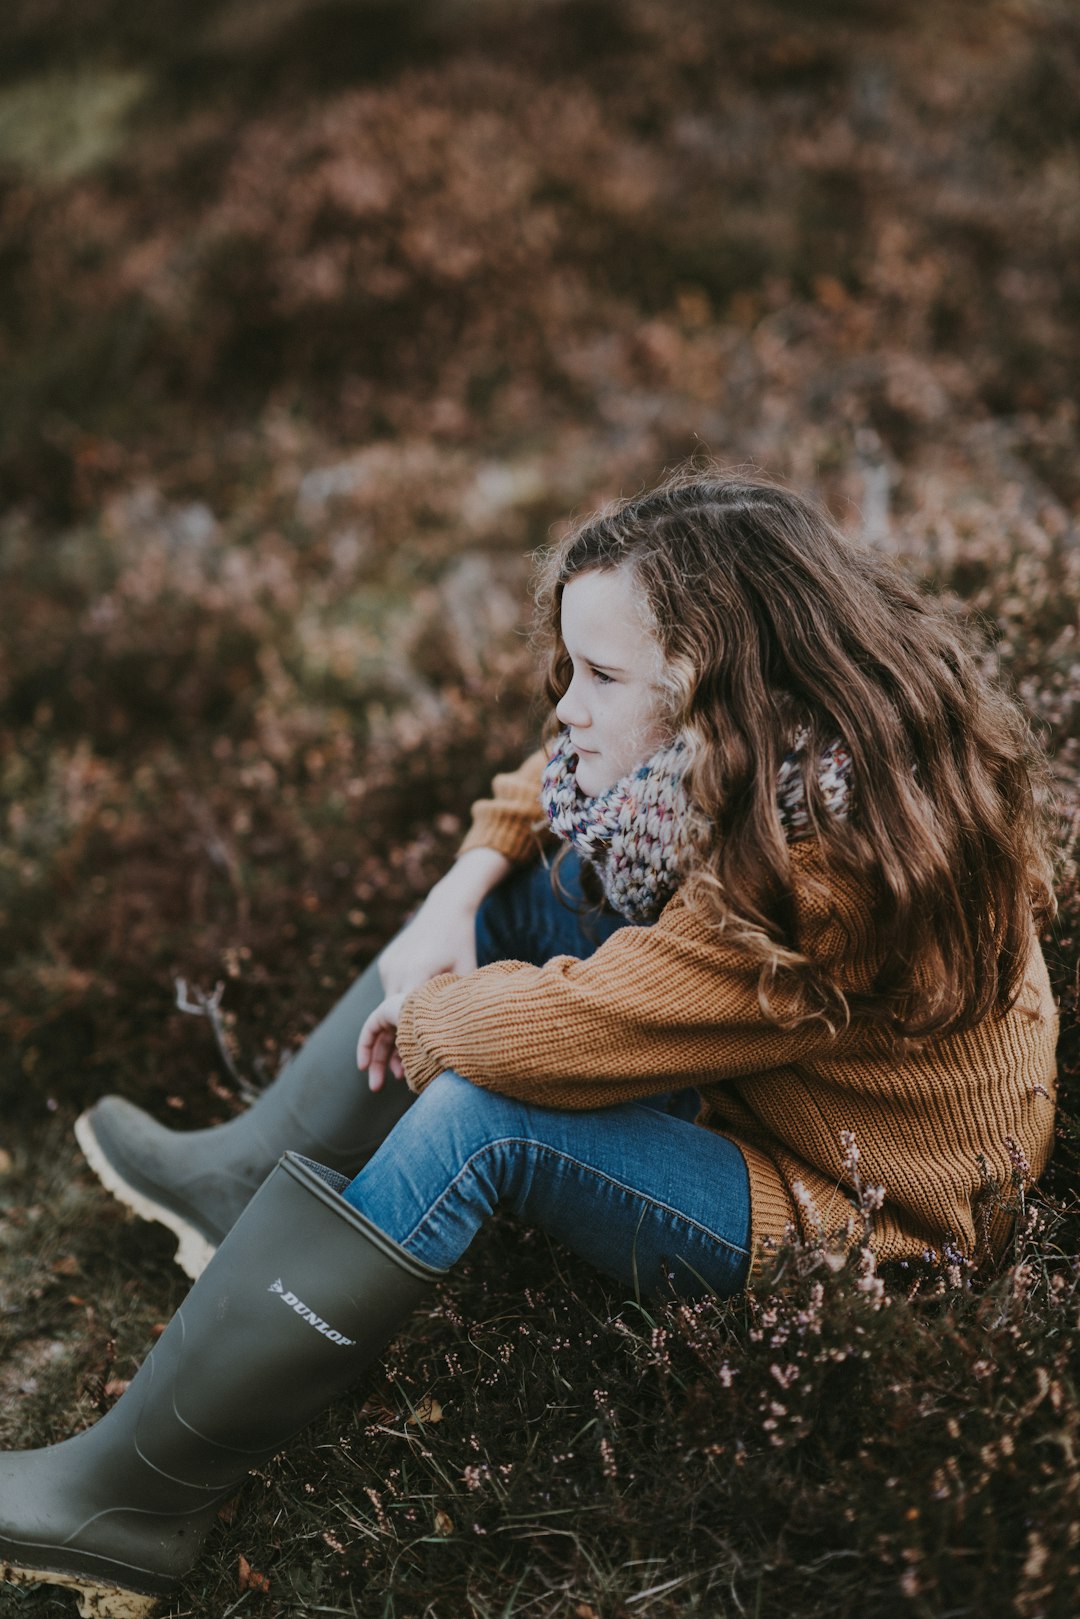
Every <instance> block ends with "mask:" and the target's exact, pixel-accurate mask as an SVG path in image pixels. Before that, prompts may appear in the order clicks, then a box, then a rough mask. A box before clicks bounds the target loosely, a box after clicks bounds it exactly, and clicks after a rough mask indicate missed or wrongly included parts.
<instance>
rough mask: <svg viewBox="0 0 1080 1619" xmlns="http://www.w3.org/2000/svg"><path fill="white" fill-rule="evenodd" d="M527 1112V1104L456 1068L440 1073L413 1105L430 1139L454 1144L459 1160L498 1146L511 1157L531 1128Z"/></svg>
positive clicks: (415, 1119)
mask: <svg viewBox="0 0 1080 1619" xmlns="http://www.w3.org/2000/svg"><path fill="white" fill-rule="evenodd" d="M524 1111H525V1109H524V1104H523V1103H521V1102H515V1101H514V1100H513V1099H512V1098H510V1097H508V1096H500V1095H499V1094H498V1092H497V1091H487V1090H483V1089H481V1087H480V1086H478V1085H473V1084H472V1083H471V1082H470V1081H469V1080H467V1079H466V1078H465V1077H464V1076H463V1075H462V1074H459V1073H456V1072H455V1070H454V1069H452V1068H446V1069H444V1070H443V1072H442V1073H441V1074H436V1076H435V1078H434V1079H433V1080H432V1081H431V1083H430V1084H429V1085H427V1086H425V1088H424V1090H422V1091H421V1093H420V1096H419V1097H418V1099H417V1101H416V1104H415V1105H414V1107H413V1108H412V1109H411V1110H410V1112H411V1115H412V1117H413V1122H414V1123H415V1124H416V1125H417V1127H418V1128H419V1129H420V1130H421V1131H422V1133H423V1135H424V1136H425V1137H426V1139H428V1140H429V1141H433V1142H439V1143H441V1144H443V1145H444V1146H446V1147H449V1148H450V1149H451V1155H452V1158H453V1161H454V1162H456V1163H457V1164H458V1165H462V1164H465V1163H468V1162H469V1161H470V1160H471V1159H474V1158H476V1156H477V1155H478V1154H480V1153H484V1152H485V1149H486V1148H488V1147H495V1146H497V1147H498V1148H499V1154H498V1155H499V1156H500V1157H503V1158H505V1159H507V1160H510V1161H512V1160H513V1159H514V1158H515V1157H516V1156H517V1152H518V1148H519V1146H520V1145H521V1144H522V1143H523V1141H524V1138H525V1137H527V1135H528V1131H529V1123H528V1120H527V1118H525V1116H524ZM485 1156H488V1157H490V1154H485Z"/></svg>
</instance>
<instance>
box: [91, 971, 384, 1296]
mask: <svg viewBox="0 0 1080 1619" xmlns="http://www.w3.org/2000/svg"><path fill="white" fill-rule="evenodd" d="M383 993H384V992H383V986H382V979H381V978H380V977H379V968H378V963H377V962H373V963H372V965H371V966H370V967H369V968H368V969H367V971H366V972H365V973H364V974H363V975H362V976H361V977H360V978H358V979H357V981H356V983H355V984H353V986H352V988H351V989H350V990H348V991H347V993H346V994H345V995H344V996H343V997H342V998H341V1000H340V1001H338V1003H337V1005H336V1006H335V1007H334V1008H333V1010H332V1011H331V1012H330V1013H329V1014H328V1015H327V1017H325V1018H324V1019H323V1021H322V1022H321V1023H320V1024H319V1026H318V1028H317V1029H315V1030H314V1031H313V1033H312V1034H310V1035H309V1036H308V1039H307V1040H306V1041H305V1043H304V1045H303V1046H302V1047H301V1049H300V1051H298V1052H297V1054H296V1056H295V1057H294V1058H293V1059H292V1061H291V1062H290V1063H289V1064H288V1065H287V1067H285V1068H284V1069H283V1070H282V1072H281V1073H280V1074H279V1075H278V1077H277V1079H275V1080H274V1082H273V1084H272V1085H270V1086H269V1087H268V1088H267V1089H266V1090H265V1091H264V1092H263V1093H262V1095H261V1096H260V1097H259V1098H258V1100H257V1101H256V1102H255V1103H253V1105H252V1106H251V1107H250V1108H249V1109H248V1110H247V1112H246V1113H242V1114H240V1115H239V1116H238V1117H237V1118H235V1119H229V1120H228V1121H227V1123H225V1124H219V1125H217V1126H216V1127H215V1128H214V1129H211V1130H189V1131H180V1130H170V1129H169V1128H168V1127H167V1126H166V1125H164V1124H159V1123H158V1122H157V1121H156V1120H155V1119H152V1118H151V1117H150V1115H149V1114H148V1113H144V1112H143V1110H142V1108H139V1107H136V1106H135V1105H134V1103H132V1102H127V1101H125V1100H124V1098H123V1097H121V1096H105V1097H102V1099H101V1100H100V1101H99V1102H95V1103H94V1106H93V1107H91V1108H89V1109H88V1110H87V1111H86V1112H85V1113H84V1114H82V1116H81V1117H80V1118H79V1120H78V1121H77V1123H76V1125H75V1135H76V1137H77V1139H78V1142H79V1146H80V1147H81V1148H82V1150H83V1154H84V1156H85V1158H86V1161H87V1163H88V1164H89V1165H90V1167H91V1169H93V1171H94V1173H95V1174H96V1175H97V1177H98V1179H99V1180H100V1181H101V1183H102V1185H103V1186H104V1187H106V1189H107V1190H108V1191H110V1192H112V1194H113V1196H114V1197H117V1198H119V1200H120V1202H121V1203H123V1204H125V1205H126V1206H127V1207H128V1208H129V1209H131V1210H133V1211H134V1213H135V1214H137V1215H139V1216H140V1217H141V1218H142V1219H144V1220H157V1221H159V1222H160V1223H161V1224H162V1225H165V1226H168V1228H169V1230H170V1231H172V1232H173V1233H174V1235H175V1236H176V1237H177V1238H178V1241H179V1246H178V1248H177V1252H176V1262H177V1264H178V1265H179V1266H180V1268H181V1270H183V1271H184V1272H186V1274H187V1275H188V1276H190V1277H192V1278H194V1277H196V1276H198V1275H199V1273H200V1272H201V1271H202V1269H203V1267H204V1266H205V1265H206V1263H207V1261H208V1260H209V1259H210V1256H211V1254H212V1253H213V1252H214V1249H215V1248H216V1247H217V1245H218V1243H219V1242H220V1241H221V1239H222V1237H224V1235H225V1233H226V1232H227V1231H229V1230H231V1228H232V1226H233V1225H234V1224H235V1223H236V1221H237V1220H238V1219H239V1217H240V1214H241V1212H242V1211H243V1209H244V1208H245V1207H246V1205H247V1204H248V1202H249V1201H250V1199H251V1198H252V1197H253V1196H254V1194H255V1192H256V1191H257V1190H258V1188H259V1187H260V1186H261V1185H262V1183H263V1181H264V1180H265V1179H266V1177H267V1175H268V1174H269V1173H270V1171H271V1170H272V1169H273V1167H274V1165H275V1164H276V1163H277V1161H278V1159H279V1158H280V1157H281V1155H282V1153H283V1152H297V1153H301V1154H303V1155H304V1156H306V1157H310V1158H316V1159H318V1160H319V1162H320V1163H323V1164H326V1165H328V1166H329V1167H330V1168H332V1169H336V1170H339V1171H340V1172H341V1173H342V1174H345V1175H347V1176H348V1177H349V1178H350V1179H351V1178H352V1177H353V1176H354V1175H356V1174H357V1173H358V1172H359V1171H360V1170H361V1169H362V1168H363V1167H364V1165H365V1164H366V1163H367V1161H368V1159H369V1158H370V1157H371V1155H372V1153H373V1152H374V1151H375V1149H376V1148H377V1147H378V1146H379V1145H380V1143H381V1142H382V1141H383V1139H384V1138H385V1137H386V1136H387V1135H388V1134H389V1132H390V1131H391V1130H392V1129H393V1127H394V1125H395V1124H396V1123H397V1122H398V1120H399V1119H400V1118H401V1116H402V1114H403V1113H404V1112H405V1110H406V1108H408V1107H409V1105H410V1104H411V1102H412V1100H413V1096H412V1092H411V1091H410V1090H409V1089H408V1087H407V1086H406V1085H403V1084H401V1083H400V1082H398V1081H396V1080H388V1082H387V1083H386V1085H385V1086H384V1087H383V1089H382V1090H381V1091H376V1092H374V1093H372V1092H371V1091H369V1090H368V1087H367V1077H366V1075H364V1074H362V1073H359V1072H358V1071H357V1067H356V1042H357V1038H358V1037H359V1034H360V1030H361V1028H362V1026H363V1024H364V1022H365V1020H366V1018H367V1016H368V1014H369V1013H370V1012H373V1011H374V1009H375V1007H376V1006H378V1004H379V1002H380V1001H381V1000H382V999H383Z"/></svg>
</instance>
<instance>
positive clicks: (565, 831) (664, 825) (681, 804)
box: [540, 728, 851, 922]
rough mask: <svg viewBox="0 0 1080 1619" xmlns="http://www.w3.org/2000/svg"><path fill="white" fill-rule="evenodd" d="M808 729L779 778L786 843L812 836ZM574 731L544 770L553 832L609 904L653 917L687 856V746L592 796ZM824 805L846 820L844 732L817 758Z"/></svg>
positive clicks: (636, 918) (632, 917)
mask: <svg viewBox="0 0 1080 1619" xmlns="http://www.w3.org/2000/svg"><path fill="white" fill-rule="evenodd" d="M808 736H809V732H808V731H806V730H805V729H802V728H800V729H799V730H798V731H797V732H796V734H795V743H794V746H793V748H792V750H791V752H790V753H789V754H787V755H786V756H785V757H784V759H783V760H782V761H781V763H780V768H779V770H778V771H777V776H776V803H777V808H778V810H779V812H780V824H781V825H782V826H783V828H784V832H785V834H786V836H787V839H788V842H789V843H795V842H797V841H798V840H799V839H800V838H805V837H808V836H810V818H809V814H808V812H807V808H806V793H805V790H804V788H803V779H802V755H803V750H804V748H805V746H806V742H807V738H808ZM576 764H577V754H576V753H575V751H574V748H573V746H572V744H571V742H570V735H569V732H567V731H564V732H562V734H561V735H560V737H559V740H558V743H557V745H556V749H555V752H554V754H553V755H552V757H551V759H550V760H549V762H548V764H547V766H546V767H545V770H544V775H543V781H542V784H541V789H540V797H541V800H542V802H543V805H544V809H545V811H546V813H547V817H548V820H549V821H550V822H551V829H552V831H553V832H554V833H556V835H557V836H558V837H560V838H565V839H566V840H567V841H568V842H569V843H571V844H572V845H573V847H574V848H575V849H577V851H578V853H579V854H581V855H582V856H583V857H584V858H585V859H586V860H588V861H590V862H591V863H592V865H593V866H595V868H596V871H597V873H598V875H599V878H600V882H601V884H602V886H603V890H604V894H605V896H606V897H607V901H608V904H609V905H611V907H612V909H613V910H616V911H618V913H619V915H620V916H625V917H626V919H627V920H628V921H630V922H652V921H655V919H656V918H657V917H658V916H659V914H660V912H661V911H662V910H663V908H664V906H665V905H666V904H667V902H668V900H669V899H670V898H671V896H672V894H674V892H675V890H676V889H677V888H678V886H679V878H680V876H681V874H682V871H683V869H684V867H685V864H686V860H687V856H688V854H689V837H688V828H689V804H688V801H687V797H686V793H685V791H684V789H683V785H682V778H683V774H684V772H685V770H686V764H687V748H686V744H685V743H684V742H682V741H680V740H676V741H674V742H671V743H669V744H668V745H667V746H666V747H663V748H660V749H659V751H658V752H656V753H654V754H653V756H652V758H651V759H647V760H646V761H645V763H644V764H641V765H638V767H637V769H636V770H631V771H630V772H629V774H628V775H626V776H623V777H622V779H621V780H620V781H617V782H616V783H615V784H614V786H612V787H609V788H608V789H607V791H606V792H604V793H599V794H598V795H597V796H596V797H595V798H587V797H586V796H585V794H584V793H583V792H582V791H581V790H580V788H579V787H578V784H577V779H576V777H575V775H574V769H575V766H576ZM818 769H819V775H818V780H819V782H820V784H821V790H822V793H823V795H824V798H825V804H826V807H827V808H828V809H829V811H830V812H831V813H832V814H833V815H835V816H837V818H838V819H839V820H846V819H847V813H848V802H849V797H850V784H851V757H850V755H849V753H848V751H847V749H846V748H845V747H844V744H843V743H842V742H841V740H840V739H839V737H837V738H835V739H834V740H833V741H832V742H830V743H829V745H828V747H827V748H826V749H825V751H824V752H823V753H822V755H821V758H820V760H819V765H818Z"/></svg>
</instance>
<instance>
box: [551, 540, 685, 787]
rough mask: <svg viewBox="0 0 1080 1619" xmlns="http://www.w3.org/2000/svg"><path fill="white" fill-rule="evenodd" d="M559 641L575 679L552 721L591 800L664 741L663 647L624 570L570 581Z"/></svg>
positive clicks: (598, 572) (594, 572) (582, 575)
mask: <svg viewBox="0 0 1080 1619" xmlns="http://www.w3.org/2000/svg"><path fill="white" fill-rule="evenodd" d="M562 638H563V642H564V644H565V646H566V650H567V652H568V653H569V655H570V659H571V661H572V663H573V671H574V672H573V678H572V679H571V681H570V684H569V686H568V687H567V689H566V691H565V692H564V694H563V696H562V697H561V698H560V699H559V702H558V704H557V705H556V708H555V715H556V718H557V719H558V721H559V723H560V724H561V725H565V726H566V727H567V728H568V729H569V732H570V740H571V742H572V743H573V745H574V748H575V749H576V751H577V755H578V763H577V769H576V771H575V775H576V777H577V784H578V786H579V787H580V789H581V791H582V792H583V793H584V794H586V796H587V797H589V798H595V797H596V796H597V794H598V793H602V792H605V791H606V790H607V788H609V787H612V786H614V784H615V782H617V781H618V780H619V778H620V777H621V776H625V775H626V773H627V772H628V771H630V770H633V768H634V766H635V765H639V764H642V763H643V762H644V761H645V760H646V759H648V758H649V756H650V755H651V754H653V753H655V752H656V750H657V748H658V747H660V745H661V744H662V743H663V742H664V741H666V740H667V734H666V727H665V724H664V717H665V710H664V703H663V696H662V692H661V689H660V685H659V677H660V671H661V667H662V658H661V652H660V647H659V645H658V644H657V642H656V640H655V638H654V637H653V635H652V634H651V633H650V632H649V631H648V630H647V629H646V627H645V626H644V624H643V622H642V613H641V608H640V605H639V602H638V600H637V597H636V594H635V591H634V586H633V581H632V576H631V574H630V571H629V569H628V568H612V569H603V570H601V569H593V570H591V571H590V572H588V573H579V574H576V575H575V576H574V578H573V579H571V580H570V582H569V583H568V584H567V585H566V587H565V588H564V590H563V598H562Z"/></svg>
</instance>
